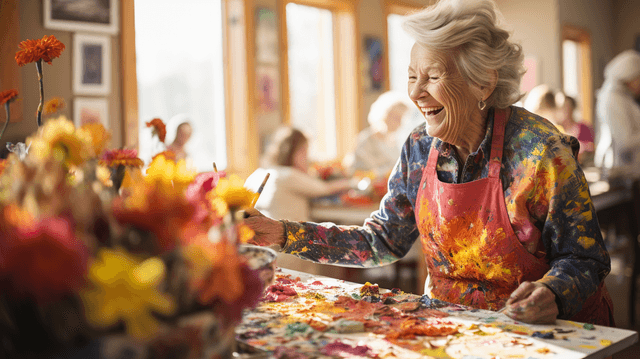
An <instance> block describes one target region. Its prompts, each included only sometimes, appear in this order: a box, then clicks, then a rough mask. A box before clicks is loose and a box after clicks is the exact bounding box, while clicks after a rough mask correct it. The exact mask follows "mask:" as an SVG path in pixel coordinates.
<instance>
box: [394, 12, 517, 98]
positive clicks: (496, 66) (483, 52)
mask: <svg viewBox="0 0 640 359" xmlns="http://www.w3.org/2000/svg"><path fill="white" fill-rule="evenodd" d="M502 24H503V17H502V14H501V13H500V11H499V10H498V9H497V7H496V5H495V3H494V2H493V1H492V0H440V1H438V2H437V3H436V4H434V5H432V6H429V7H427V8H425V9H423V10H420V11H418V12H416V13H414V14H411V15H409V16H407V19H406V20H405V21H404V23H403V26H402V27H403V29H404V30H405V31H406V32H407V33H408V34H409V36H411V37H412V38H414V39H415V41H416V43H418V44H419V45H421V46H424V47H426V48H428V49H432V50H434V51H438V52H439V51H442V52H450V53H451V54H453V59H454V62H455V64H456V66H457V68H458V71H460V73H461V74H462V76H463V77H464V78H465V79H466V80H467V81H470V82H472V83H475V84H476V85H479V86H489V85H490V84H491V82H492V81H491V80H492V75H491V72H492V70H495V71H497V72H498V81H497V85H496V88H495V90H494V91H493V93H492V94H491V96H490V97H489V98H488V99H487V100H486V103H487V105H489V106H495V107H498V108H505V107H508V106H510V105H512V104H514V103H516V102H517V101H519V100H520V99H521V98H522V97H523V94H521V93H520V80H521V79H522V75H524V73H525V68H524V64H523V63H524V55H523V54H522V48H521V46H520V45H519V44H516V43H514V42H512V41H510V40H509V36H510V34H509V32H508V31H507V30H505V29H504V28H503V27H502V26H503V25H502Z"/></svg>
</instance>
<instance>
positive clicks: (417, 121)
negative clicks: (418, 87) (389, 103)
mask: <svg viewBox="0 0 640 359" xmlns="http://www.w3.org/2000/svg"><path fill="white" fill-rule="evenodd" d="M404 18H405V16H403V15H397V14H390V15H389V16H387V36H388V40H389V76H390V77H389V82H390V87H391V91H397V92H398V93H403V94H407V101H409V94H408V92H407V82H408V79H409V62H410V61H411V48H412V47H413V44H414V43H415V40H414V39H413V38H412V37H411V36H409V35H408V34H407V33H406V32H405V31H404V30H402V22H403V21H404ZM423 122H424V116H423V115H422V112H420V111H419V110H418V109H417V108H416V107H410V111H409V112H407V114H406V115H405V116H404V117H403V119H402V126H401V127H400V128H399V129H398V131H396V137H397V141H398V143H399V145H402V144H403V143H404V141H405V140H406V139H407V136H409V134H410V133H411V131H412V130H413V129H414V128H415V127H416V126H419V125H421V124H422V123H423Z"/></svg>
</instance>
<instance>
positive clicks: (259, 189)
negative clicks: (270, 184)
mask: <svg viewBox="0 0 640 359" xmlns="http://www.w3.org/2000/svg"><path fill="white" fill-rule="evenodd" d="M270 175H271V174H270V173H267V175H266V176H264V180H262V184H261V185H260V187H258V192H256V195H255V196H254V197H253V201H251V207H252V208H253V207H255V205H256V202H258V198H260V193H262V190H263V189H264V185H265V184H267V180H268V179H269V176H270Z"/></svg>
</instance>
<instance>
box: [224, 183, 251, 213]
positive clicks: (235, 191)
mask: <svg viewBox="0 0 640 359" xmlns="http://www.w3.org/2000/svg"><path fill="white" fill-rule="evenodd" d="M216 194H217V195H218V196H220V198H222V199H223V200H224V201H225V202H226V203H227V206H228V207H229V209H230V210H231V211H237V210H240V209H242V208H246V207H249V206H250V205H251V202H252V201H253V198H254V196H255V193H254V192H253V191H251V190H248V189H246V188H244V181H243V180H242V179H241V178H240V177H239V176H238V175H231V176H229V178H228V179H227V178H221V179H220V180H219V181H218V185H217V186H216Z"/></svg>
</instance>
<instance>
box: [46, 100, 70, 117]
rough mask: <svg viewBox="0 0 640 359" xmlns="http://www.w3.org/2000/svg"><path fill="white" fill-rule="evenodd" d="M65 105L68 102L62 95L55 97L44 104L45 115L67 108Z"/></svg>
mask: <svg viewBox="0 0 640 359" xmlns="http://www.w3.org/2000/svg"><path fill="white" fill-rule="evenodd" d="M65 106H66V104H65V102H64V99H63V98H62V97H54V98H52V99H51V100H49V101H47V102H46V103H45V104H44V114H45V115H51V114H54V113H56V112H58V111H60V110H62V109H63V108H65Z"/></svg>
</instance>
